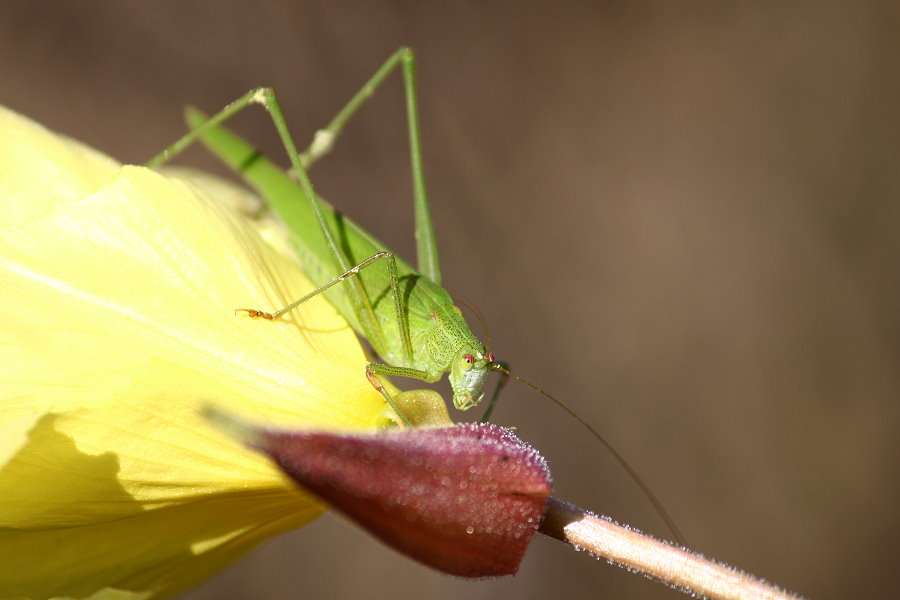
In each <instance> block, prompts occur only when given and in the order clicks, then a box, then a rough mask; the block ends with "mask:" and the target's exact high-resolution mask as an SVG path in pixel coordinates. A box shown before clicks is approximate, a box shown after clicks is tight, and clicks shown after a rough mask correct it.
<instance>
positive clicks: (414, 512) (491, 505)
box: [255, 423, 551, 577]
mask: <svg viewBox="0 0 900 600" xmlns="http://www.w3.org/2000/svg"><path fill="white" fill-rule="evenodd" d="M257 433H258V434H259V437H257V438H256V440H255V441H256V445H257V446H258V447H259V449H260V450H262V451H264V452H266V453H268V454H269V455H270V456H272V458H274V459H275V460H276V461H277V462H278V463H279V464H280V465H281V467H282V468H283V469H284V471H285V472H286V473H288V474H289V475H290V476H291V477H293V478H294V479H295V480H296V481H297V482H298V483H300V485H302V486H303V487H304V488H306V489H307V490H309V491H311V492H312V493H314V494H315V495H316V496H319V497H320V498H322V499H323V500H325V501H326V502H327V503H329V504H330V505H331V506H332V507H334V508H335V509H336V510H337V511H339V512H341V513H343V514H344V515H346V516H348V517H349V518H350V519H352V520H353V521H355V522H356V523H358V524H359V525H361V526H362V527H364V528H365V529H367V530H368V531H369V532H371V533H372V534H374V535H375V536H376V537H377V538H379V539H380V540H382V541H383V542H385V543H386V544H388V545H390V546H392V547H394V548H395V549H397V550H399V551H400V552H403V553H404V554H406V555H407V556H410V557H412V558H414V559H416V560H418V561H420V562H422V563H424V564H426V565H429V566H431V567H434V568H436V569H439V570H441V571H444V572H445V573H450V574H452V575H459V576H462V577H492V576H499V575H511V574H513V573H515V572H516V571H517V570H518V568H519V563H520V561H521V560H522V556H523V555H524V554H525V549H526V548H527V547H528V543H529V542H530V541H531V538H532V536H533V535H534V532H535V531H536V530H537V527H538V525H540V522H541V519H542V518H543V515H544V510H545V507H546V503H547V498H549V496H550V491H551V489H550V472H549V470H548V468H547V463H546V461H545V460H544V457H543V456H541V455H540V453H538V452H537V451H536V450H535V449H534V448H532V447H531V446H529V445H528V444H526V443H524V442H523V441H522V440H520V439H519V438H518V437H516V436H515V435H514V434H513V433H512V432H511V431H510V430H509V429H505V428H503V427H498V426H496V425H491V424H481V423H479V424H466V425H457V426H454V427H440V428H432V429H424V428H423V429H393V430H388V431H383V432H379V433H376V434H369V435H338V434H333V433H322V432H314V433H296V432H278V431H261V432H257Z"/></svg>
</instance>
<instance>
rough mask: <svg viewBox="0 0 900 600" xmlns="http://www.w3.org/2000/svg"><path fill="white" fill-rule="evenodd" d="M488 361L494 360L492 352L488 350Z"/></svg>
mask: <svg viewBox="0 0 900 600" xmlns="http://www.w3.org/2000/svg"><path fill="white" fill-rule="evenodd" d="M488 362H494V353H493V352H488Z"/></svg>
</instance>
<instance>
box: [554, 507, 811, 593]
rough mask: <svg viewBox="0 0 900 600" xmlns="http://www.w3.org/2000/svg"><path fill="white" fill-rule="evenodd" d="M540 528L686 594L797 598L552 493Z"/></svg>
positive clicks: (750, 576) (577, 547)
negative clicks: (554, 496) (558, 498)
mask: <svg viewBox="0 0 900 600" xmlns="http://www.w3.org/2000/svg"><path fill="white" fill-rule="evenodd" d="M539 531H540V532H541V533H543V534H544V535H548V536H550V537H552V538H556V539H558V540H561V541H563V542H566V543H567V544H571V545H572V546H574V547H575V548H576V549H579V550H586V551H588V552H590V553H591V554H593V555H595V556H597V557H598V558H604V559H606V560H607V561H609V562H610V563H612V564H615V565H618V566H620V567H624V568H626V569H629V570H632V571H636V572H639V573H641V574H642V575H646V576H649V577H651V578H652V579H656V580H657V581H660V582H662V583H665V584H666V585H669V586H671V587H673V588H675V589H678V590H681V591H683V592H685V593H688V594H699V595H703V596H705V597H708V598H729V599H739V600H743V599H750V598H753V599H760V600H762V599H767V600H768V599H772V600H775V599H788V598H794V599H796V598H799V596H797V595H795V594H792V593H790V592H786V591H784V590H781V589H779V588H777V587H775V586H773V585H771V584H768V583H765V582H763V581H762V580H760V579H758V578H756V577H753V576H752V575H748V574H746V573H743V572H741V571H739V570H737V569H735V568H733V567H729V566H727V565H723V564H721V563H717V562H715V561H713V560H710V559H708V558H705V557H703V556H701V555H700V554H698V553H696V552H693V551H691V550H687V549H685V548H679V547H677V546H674V545H672V544H670V543H667V542H663V541H660V540H657V539H655V538H653V537H651V536H649V535H647V534H644V533H641V532H640V531H637V530H635V529H633V528H630V527H626V526H622V525H618V524H616V523H613V522H612V521H611V520H609V519H607V518H605V517H598V516H597V515H595V514H593V513H590V512H587V511H585V510H583V509H581V508H578V507H577V506H575V505H573V504H569V503H567V502H562V501H560V500H557V499H556V498H551V499H550V502H549V504H548V507H547V512H546V514H545V516H544V522H543V523H542V524H541V527H540V529H539Z"/></svg>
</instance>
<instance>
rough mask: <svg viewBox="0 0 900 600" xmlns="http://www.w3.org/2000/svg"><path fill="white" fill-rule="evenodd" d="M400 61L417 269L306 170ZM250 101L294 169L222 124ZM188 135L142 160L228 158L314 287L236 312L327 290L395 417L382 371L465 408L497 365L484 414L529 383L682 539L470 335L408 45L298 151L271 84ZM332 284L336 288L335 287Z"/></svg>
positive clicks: (191, 116) (195, 121)
mask: <svg viewBox="0 0 900 600" xmlns="http://www.w3.org/2000/svg"><path fill="white" fill-rule="evenodd" d="M398 66H399V67H401V70H402V74H403V82H404V88H405V98H406V111H407V124H408V130H409V143H410V154H411V162H412V173H413V196H414V207H415V218H416V246H417V265H418V270H416V269H414V268H413V267H412V266H411V265H409V264H408V263H406V262H404V261H403V260H402V259H400V258H399V257H397V256H395V255H394V253H393V252H391V251H390V250H388V249H387V248H386V247H385V246H384V245H383V244H382V243H381V242H379V241H378V240H377V239H376V238H374V237H373V236H372V235H371V234H369V233H368V232H366V231H365V230H364V229H362V228H361V227H359V226H358V225H356V224H355V223H353V222H352V221H351V220H350V219H347V218H346V217H344V216H343V215H342V214H341V213H339V212H338V211H336V210H335V209H334V208H332V207H331V206H330V205H329V204H328V203H326V202H325V201H323V200H322V199H321V198H319V196H318V195H317V194H316V193H315V190H314V187H313V184H312V182H311V181H310V179H309V177H308V175H307V169H308V168H309V167H310V166H312V164H313V163H315V162H316V161H317V160H318V159H319V158H321V157H322V156H323V155H325V154H326V153H327V152H329V151H330V150H331V147H332V144H333V142H334V140H335V138H336V137H337V136H338V135H339V134H340V131H341V129H342V128H343V126H344V125H345V124H346V122H347V121H348V120H349V118H350V117H351V116H352V115H353V114H354V113H355V112H356V111H357V110H358V109H359V108H360V106H361V105H362V104H363V103H365V101H366V100H367V99H368V98H369V97H370V96H371V95H372V93H373V92H374V91H375V90H376V89H377V88H378V86H379V85H381V83H382V82H383V81H384V79H385V78H386V77H387V76H388V75H389V74H390V73H391V72H392V71H394V70H395V69H396V68H397V67H398ZM251 104H261V105H262V106H263V107H264V108H265V109H266V111H267V112H268V113H269V115H270V117H271V118H272V121H273V123H274V125H275V128H276V130H277V131H278V134H279V136H280V138H281V141H282V143H283V145H284V147H285V149H286V151H287V154H288V157H289V160H290V164H291V171H290V172H285V171H283V170H282V169H281V168H279V167H278V166H276V165H274V164H273V163H272V162H270V161H269V160H268V159H266V158H265V157H263V156H262V155H261V154H260V153H259V152H258V151H257V150H256V149H255V148H254V147H253V146H251V145H249V144H248V143H247V142H245V141H244V140H242V139H240V138H239V137H238V136H236V135H235V134H233V133H231V132H230V131H228V130H226V129H225V128H224V127H222V126H221V123H222V122H223V121H225V120H227V119H228V118H230V117H231V116H233V115H234V114H236V113H237V112H239V111H241V110H242V109H243V108H245V107H247V106H249V105H251ZM187 121H188V125H189V127H190V132H189V133H188V134H186V135H185V136H184V137H182V138H181V139H179V140H178V141H177V142H175V143H174V144H173V145H171V146H170V147H169V148H167V149H165V150H164V151H163V152H161V153H159V154H158V155H157V156H155V157H154V158H152V159H151V160H150V161H148V163H147V166H151V167H154V166H159V165H161V164H162V163H164V162H166V161H168V160H169V159H170V158H172V157H173V156H175V155H176V154H178V153H179V152H181V151H182V150H184V149H185V148H186V147H187V146H189V145H190V144H192V143H194V142H196V141H201V142H202V143H203V144H204V145H205V146H206V147H207V148H208V149H209V150H211V151H212V152H213V154H215V155H216V156H217V157H218V158H219V159H220V160H222V161H223V162H224V163H225V164H226V165H228V166H229V167H231V168H232V169H234V170H235V171H238V172H239V173H240V174H241V175H242V176H243V177H244V179H245V180H246V181H247V182H248V183H249V184H250V185H251V186H252V187H254V188H255V189H256V190H257V191H258V192H259V193H260V194H261V195H262V196H263V198H265V200H266V202H267V203H268V205H269V207H270V208H271V209H272V210H273V212H274V213H275V214H276V216H277V217H278V218H280V219H281V221H282V222H284V224H285V225H286V226H287V229H288V231H289V236H290V241H291V244H292V246H293V248H294V250H295V251H296V253H297V255H298V257H299V259H300V261H301V264H302V265H303V268H304V270H305V271H306V274H307V276H308V277H309V278H310V280H311V281H312V282H313V283H314V284H315V285H317V286H319V287H318V288H317V289H316V290H314V291H313V292H311V293H310V294H307V295H306V296H304V297H302V298H300V299H298V300H296V301H295V302H292V303H290V304H288V305H287V306H285V307H283V308H281V309H279V310H276V311H274V312H271V313H270V312H264V311H261V310H258V309H255V308H252V309H251V308H242V309H237V310H239V311H244V312H246V313H248V314H249V315H250V316H251V317H262V318H265V319H269V320H272V319H277V318H279V317H280V316H281V315H283V314H285V313H286V312H288V311H290V310H293V309H295V308H297V307H298V306H300V305H301V304H302V303H304V302H306V301H307V300H309V299H310V298H312V297H313V296H315V295H318V294H320V293H325V294H326V297H327V298H328V300H329V301H330V302H331V303H332V305H334V307H335V309H336V310H337V311H338V312H339V313H341V315H342V316H343V317H344V318H345V319H346V320H347V322H348V323H349V324H350V326H351V327H352V328H353V329H354V331H356V332H357V334H358V335H360V336H362V337H364V338H365V339H366V340H368V342H369V344H370V345H371V346H372V349H373V350H374V351H375V353H376V354H377V355H378V356H379V357H380V358H381V359H382V360H383V361H384V363H376V362H370V363H369V364H368V365H367V367H366V376H367V377H368V378H369V381H370V382H371V383H372V384H373V386H375V388H376V389H378V390H379V391H380V392H381V394H382V395H383V396H384V398H385V400H386V401H387V403H388V404H389V405H391V407H392V408H393V409H394V411H395V412H396V413H397V415H398V416H399V418H400V419H401V420H402V421H404V422H406V423H407V424H409V423H408V421H407V419H406V418H405V416H404V414H403V411H402V409H400V408H399V406H398V405H397V403H396V402H395V399H394V398H392V397H391V395H390V394H389V393H388V392H387V391H386V390H385V388H384V386H383V385H382V384H381V382H380V380H379V379H378V376H379V375H384V376H398V377H406V378H413V379H418V380H421V381H424V382H428V383H431V382H435V381H437V380H439V379H440V378H441V376H442V375H443V374H444V373H448V380H449V382H450V385H451V388H452V390H453V404H454V406H455V407H456V408H458V409H460V410H467V409H470V408H472V407H474V406H476V405H477V404H479V402H480V401H481V400H482V398H483V397H484V393H483V391H482V388H483V385H484V380H485V377H486V374H487V373H488V372H489V371H492V370H493V371H498V372H499V373H501V376H502V379H501V381H500V382H499V383H498V385H497V390H496V391H495V392H494V394H493V396H492V398H491V401H490V403H489V405H488V408H487V409H486V411H485V416H484V419H487V418H488V417H489V415H490V412H491V410H492V409H493V405H494V402H495V401H496V399H497V395H498V392H499V390H500V388H501V387H502V383H503V381H505V378H506V377H507V376H512V377H514V378H515V379H517V380H519V381H522V382H523V383H525V384H526V385H529V386H530V387H532V388H533V389H535V390H536V391H538V392H539V393H541V394H543V395H545V396H547V397H548V398H550V399H551V400H552V401H553V402H555V403H556V404H558V405H559V406H561V407H562V408H563V409H564V410H566V411H567V412H568V413H569V414H571V415H572V416H573V417H575V418H576V419H577V420H578V421H579V422H580V423H581V424H582V425H584V426H585V427H586V428H587V429H588V430H590V432H591V433H592V434H593V435H594V436H595V437H596V438H597V439H598V440H600V442H601V443H603V444H604V445H605V446H606V448H607V449H609V450H610V452H612V454H613V456H614V457H615V458H616V460H618V462H619V463H620V464H622V466H623V467H624V468H625V470H626V471H627V472H628V473H629V475H630V476H631V477H632V479H634V480H635V482H636V483H637V484H638V485H639V486H640V488H641V489H642V491H643V492H644V493H645V495H647V497H648V499H649V500H650V501H651V503H652V504H653V505H654V507H655V508H656V510H657V511H658V512H659V513H660V515H661V516H662V518H663V519H664V520H665V521H666V523H667V525H668V526H669V527H670V528H671V529H672V531H673V533H675V535H676V537H677V538H678V539H679V540H680V539H681V535H680V534H679V532H678V529H677V527H676V526H675V524H674V522H673V521H672V519H671V518H670V517H669V516H668V514H667V513H666V511H665V509H664V508H663V507H662V504H661V503H660V502H659V501H658V500H657V499H656V497H655V495H654V494H653V493H652V491H651V490H650V488H649V487H648V486H647V484H645V483H644V482H643V480H642V479H641V478H640V477H639V476H638V474H637V473H636V472H635V471H634V469H633V468H632V467H631V466H630V465H629V464H628V463H627V462H626V461H625V459H624V458H623V457H622V456H621V454H620V453H619V452H618V451H616V450H615V448H614V447H612V445H611V444H609V442H607V441H606V440H605V439H604V438H603V436H601V435H600V434H599V432H597V431H596V430H595V429H594V428H593V427H592V426H591V425H590V424H588V423H587V422H585V421H584V420H583V419H581V417H579V416H578V415H577V414H575V413H574V412H573V411H571V410H570V409H569V408H568V407H566V406H565V405H564V404H562V403H561V402H559V401H558V400H556V399H555V398H553V397H552V396H551V395H549V394H547V393H546V392H544V391H543V390H542V389H540V388H538V387H537V386H535V385H533V384H531V383H529V382H528V381H526V380H524V379H521V378H520V377H518V376H516V375H514V374H512V373H510V372H509V371H508V370H507V369H506V367H505V365H504V364H503V363H501V362H498V361H496V360H495V359H494V356H493V354H492V353H491V352H490V350H489V349H488V348H486V347H485V345H484V344H483V343H482V342H481V341H479V340H478V338H476V337H475V335H474V334H473V333H472V331H471V329H470V327H469V325H468V323H467V322H466V320H465V319H464V318H463V316H462V312H461V311H460V309H459V308H458V307H457V305H456V303H455V302H454V300H453V298H452V297H451V296H450V294H449V293H448V292H447V291H446V290H445V289H444V288H443V287H442V286H441V271H440V266H439V261H438V251H437V244H436V240H435V234H434V227H433V225H432V221H431V217H430V212H429V207H428V200H427V195H426V190H425V181H424V174H423V166H422V158H421V149H420V142H419V119H418V114H417V107H416V87H415V61H414V55H413V53H412V51H411V50H410V49H409V48H401V49H399V50H398V51H397V52H395V53H394V54H393V55H392V56H391V57H390V58H389V59H388V60H387V61H386V62H385V63H384V64H383V65H382V66H381V68H379V69H378V71H377V72H376V73H375V74H374V75H373V76H372V77H371V78H370V80H369V81H368V82H367V83H366V84H365V85H364V86H363V88H362V89H361V90H360V91H359V92H357V94H356V95H354V97H353V98H352V99H351V100H350V102H348V104H347V105H346V106H345V107H344V108H343V109H342V110H341V111H340V112H339V113H338V115H337V116H336V117H335V118H334V119H333V120H332V121H331V123H329V124H328V125H327V126H326V127H325V128H324V129H322V130H320V131H318V132H317V133H316V135H315V137H314V139H313V142H312V144H311V145H310V146H309V148H308V149H307V150H306V151H304V152H303V153H300V152H298V150H297V147H296V145H295V143H294V141H293V138H292V136H291V134H290V132H289V130H288V127H287V124H286V122H285V119H284V116H283V114H282V111H281V108H280V105H279V103H278V100H277V98H276V96H275V93H274V91H273V90H272V89H271V88H257V89H254V90H251V91H249V92H247V93H246V94H244V95H243V96H242V97H240V98H239V99H237V100H235V101H234V102H232V103H230V104H229V105H227V106H226V107H225V108H224V109H222V110H221V111H219V112H218V113H217V114H215V115H213V116H212V117H209V118H207V117H206V116H205V115H202V114H201V113H199V112H197V111H195V110H188V112H187ZM332 288H334V289H332Z"/></svg>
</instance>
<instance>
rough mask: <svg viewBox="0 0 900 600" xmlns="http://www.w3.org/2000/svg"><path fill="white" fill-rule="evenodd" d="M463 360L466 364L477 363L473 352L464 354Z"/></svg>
mask: <svg viewBox="0 0 900 600" xmlns="http://www.w3.org/2000/svg"><path fill="white" fill-rule="evenodd" d="M463 361H464V362H465V363H466V364H470V365H474V364H475V357H474V356H472V355H471V354H463Z"/></svg>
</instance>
